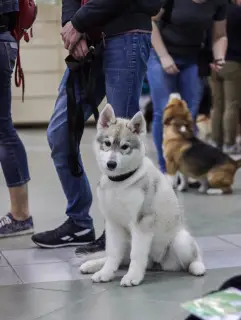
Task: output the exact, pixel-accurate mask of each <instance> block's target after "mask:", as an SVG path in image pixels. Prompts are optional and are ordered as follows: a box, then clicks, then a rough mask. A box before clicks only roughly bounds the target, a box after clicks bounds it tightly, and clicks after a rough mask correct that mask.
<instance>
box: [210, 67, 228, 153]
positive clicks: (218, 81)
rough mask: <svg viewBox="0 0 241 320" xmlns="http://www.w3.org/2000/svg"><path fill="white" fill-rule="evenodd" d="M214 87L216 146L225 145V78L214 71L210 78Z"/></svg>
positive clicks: (213, 134)
mask: <svg viewBox="0 0 241 320" xmlns="http://www.w3.org/2000/svg"><path fill="white" fill-rule="evenodd" d="M209 81H210V85H211V89H212V100H213V107H212V112H211V134H212V141H213V144H214V146H217V147H218V148H222V147H223V113H224V91H223V80H222V78H221V77H220V76H218V75H216V74H214V73H212V75H211V77H210V79H209Z"/></svg>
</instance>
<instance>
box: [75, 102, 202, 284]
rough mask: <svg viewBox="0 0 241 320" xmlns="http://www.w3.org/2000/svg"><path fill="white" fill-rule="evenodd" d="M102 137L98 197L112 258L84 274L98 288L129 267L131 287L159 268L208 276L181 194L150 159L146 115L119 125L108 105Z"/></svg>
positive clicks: (124, 281)
mask: <svg viewBox="0 0 241 320" xmlns="http://www.w3.org/2000/svg"><path fill="white" fill-rule="evenodd" d="M97 131H98V132H97V137H96V140H95V143H94V149H95V154H96V158H97V162H98V164H99V167H100V170H101V172H102V176H101V179H100V183H99V185H98V189H97V195H98V200H99V208H100V211H101V212H102V214H103V216H104V219H105V230H106V257H104V258H100V259H95V260H90V261H87V262H85V263H84V264H82V265H81V267H80V271H81V272H82V273H94V274H93V276H92V280H93V281H94V282H108V281H111V280H112V279H113V278H114V277H115V272H116V271H117V270H118V268H119V267H120V265H122V264H127V265H129V269H128V271H127V273H126V275H125V276H124V277H123V278H122V280H121V286H126V287H130V286H136V285H139V284H140V283H141V282H142V281H143V279H144V276H145V272H146V269H147V267H151V266H152V264H153V263H157V264H160V266H161V267H162V269H163V270H168V271H180V270H184V271H187V272H189V273H190V274H192V275H194V276H201V275H203V274H204V273H205V267H204V264H203V261H202V257H201V255H200V252H199V248H198V246H197V243H196V241H195V240H194V239H193V237H192V236H191V235H190V233H189V231H188V230H187V228H186V226H185V224H184V219H183V216H182V213H181V211H180V208H179V204H178V199H177V197H176V194H175V192H174V191H173V189H172V187H171V185H170V184H169V183H168V181H167V179H166V178H165V176H164V175H163V174H162V173H161V172H160V170H158V169H157V168H156V167H155V166H154V164H153V163H152V161H151V160H150V159H149V158H148V157H147V156H146V154H145V145H144V141H143V140H144V136H145V132H146V123H145V120H144V117H143V115H142V113H141V112H138V113H137V114H136V115H135V116H134V117H133V118H132V119H131V120H126V119H119V118H116V117H115V114H114V111H113V109H112V107H111V106H110V105H109V104H107V105H106V107H105V108H104V110H103V111H102V112H101V114H100V118H99V122H98V126H97ZM110 161H112V165H111V170H110V169H109V168H108V163H110ZM113 161H114V162H116V167H115V166H114V165H113ZM113 167H115V168H114V169H113ZM129 173H130V176H129V177H128V174H129ZM131 173H132V174H131ZM125 176H126V177H128V178H126V179H124V177H125ZM113 177H114V178H116V177H123V179H119V180H118V179H117V180H118V181H113V180H111V179H113ZM114 180H116V179H114Z"/></svg>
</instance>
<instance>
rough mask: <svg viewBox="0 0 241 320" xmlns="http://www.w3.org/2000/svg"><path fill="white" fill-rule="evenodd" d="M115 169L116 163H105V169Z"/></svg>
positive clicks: (111, 161)
mask: <svg viewBox="0 0 241 320" xmlns="http://www.w3.org/2000/svg"><path fill="white" fill-rule="evenodd" d="M116 167H117V163H116V161H113V160H110V161H108V162H107V168H108V169H109V170H115V168H116Z"/></svg>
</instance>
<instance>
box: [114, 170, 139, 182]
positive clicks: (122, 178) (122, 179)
mask: <svg viewBox="0 0 241 320" xmlns="http://www.w3.org/2000/svg"><path fill="white" fill-rule="evenodd" d="M136 171H137V169H135V170H133V171H131V172H127V173H125V174H121V175H119V176H115V177H110V176H108V178H109V179H110V180H111V181H114V182H121V181H124V180H126V179H128V178H130V177H131V176H132V175H133V174H134V173H135V172H136Z"/></svg>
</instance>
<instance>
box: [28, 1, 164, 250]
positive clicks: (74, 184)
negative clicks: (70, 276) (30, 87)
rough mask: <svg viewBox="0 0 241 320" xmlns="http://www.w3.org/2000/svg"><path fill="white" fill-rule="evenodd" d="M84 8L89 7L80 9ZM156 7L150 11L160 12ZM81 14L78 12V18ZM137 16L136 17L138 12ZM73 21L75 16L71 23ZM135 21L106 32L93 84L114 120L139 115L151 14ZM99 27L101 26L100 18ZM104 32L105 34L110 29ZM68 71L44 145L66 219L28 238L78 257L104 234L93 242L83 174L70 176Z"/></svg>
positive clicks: (97, 244)
mask: <svg viewBox="0 0 241 320" xmlns="http://www.w3.org/2000/svg"><path fill="white" fill-rule="evenodd" d="M108 1H109V0H108ZM108 1H106V3H110V7H111V10H116V9H113V7H112V4H113V2H112V1H113V0H111V1H110V2H108ZM121 1H123V0H121ZM90 2H91V3H92V5H93V3H97V2H95V1H94V0H93V1H90ZM103 2H105V1H99V2H98V3H97V5H96V6H97V7H98V8H99V3H102V5H103ZM114 2H116V5H117V7H118V6H119V9H120V5H121V6H123V3H122V2H119V1H114ZM124 2H125V1H124ZM133 5H134V4H133ZM87 6H88V3H87V4H86V5H84V6H83V7H81V8H84V7H87ZM158 6H159V2H158ZM63 8H65V6H63ZM105 8H107V7H105ZM123 9H124V7H123ZM123 9H122V10H123ZM157 9H158V7H157ZM157 9H156V10H154V11H158V10H157ZM98 10H100V9H98ZM106 10H107V9H106ZM138 11H139V10H138ZM68 12H69V11H68ZM90 12H91V8H90V10H87V11H86V15H87V18H86V16H85V15H84V18H82V19H83V20H81V19H80V20H77V21H82V23H84V24H86V23H89V22H91V21H93V19H92V20H91V19H90V17H89V16H88V15H89V13H90ZM125 12H126V9H125ZM132 12H133V11H132ZM134 12H135V11H134ZM79 15H80V14H79V13H78V14H77V16H79ZM137 16H139V13H138V14H137ZM75 18H76V16H74V18H73V19H72V21H74V19H75ZM85 19H86V20H85ZM119 19H120V18H119ZM135 19H136V20H135ZM138 19H139V18H138ZM138 19H137V18H136V16H135V14H134V15H132V19H131V21H129V28H130V30H128V31H127V30H125V28H126V24H125V23H124V22H125V21H124V20H123V21H122V18H121V21H122V23H123V25H122V23H120V22H118V24H119V23H120V25H119V27H118V28H117V25H116V24H115V28H117V29H116V34H115V35H112V36H108V34H107V35H106V38H105V44H104V48H103V73H104V78H105V81H104V79H99V80H100V81H99V84H98V83H97V85H96V88H97V91H96V93H95V98H96V102H97V103H100V102H101V101H102V99H103V98H104V96H105V95H106V96H107V101H108V102H109V103H110V104H111V105H112V106H113V108H114V109H115V113H116V116H118V117H125V118H131V117H132V116H133V115H134V114H135V113H136V112H137V111H139V98H140V94H141V89H142V83H143V79H144V76H145V73H146V70H147V62H148V59H149V54H150V49H151V32H150V30H151V13H150V14H148V15H144V16H142V19H141V20H138ZM137 20H138V21H139V22H138V21H137ZM83 21H84V22H83ZM75 22H76V21H75ZM133 23H134V24H135V27H134V25H133ZM138 23H139V25H138ZM143 23H144V25H143ZM97 24H101V23H100V22H99V20H98V23H97ZM145 24H146V26H145ZM148 25H149V26H148ZM67 27H68V26H67ZM67 27H66V28H67ZM113 27H114V26H113ZM117 30H119V32H117ZM121 30H124V32H120V31H121ZM106 32H108V29H107V30H106ZM82 48H83V47H82ZM78 49H79V48H78ZM68 73H69V71H68V70H66V72H65V74H64V77H63V79H62V82H61V84H60V87H59V96H58V98H57V101H56V105H55V109H54V114H53V116H52V118H51V121H50V124H49V128H48V141H49V145H50V148H51V151H52V158H53V161H54V164H55V167H56V170H57V173H58V176H59V179H60V181H61V184H62V187H63V190H64V193H65V196H66V198H67V202H68V204H67V210H66V214H67V216H68V219H67V221H66V222H65V223H64V224H63V225H61V226H60V227H58V228H57V229H54V230H50V231H47V232H43V233H39V234H35V235H33V237H32V240H33V241H34V242H35V243H36V244H37V245H39V246H41V247H43V248H44V247H48V248H49V247H51V248H56V247H61V246H69V245H79V246H80V247H79V248H77V251H76V253H77V254H78V253H83V252H86V251H89V252H93V251H98V250H103V249H104V247H105V236H104V233H103V234H102V236H101V237H100V238H99V239H97V240H95V232H94V228H93V221H92V219H91V217H90V216H89V209H90V206H91V204H92V194H91V189H90V185H89V181H88V178H87V175H86V173H84V174H83V175H82V176H81V177H79V178H76V177H74V176H72V174H71V172H70V168H69V164H68V153H69V146H68V141H69V140H68V123H67V95H66V82H67V78H68ZM76 90H77V91H78V95H77V99H81V88H78V86H77V85H76ZM84 111H85V120H87V119H88V118H89V117H90V115H91V107H90V106H88V105H85V106H84Z"/></svg>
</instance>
